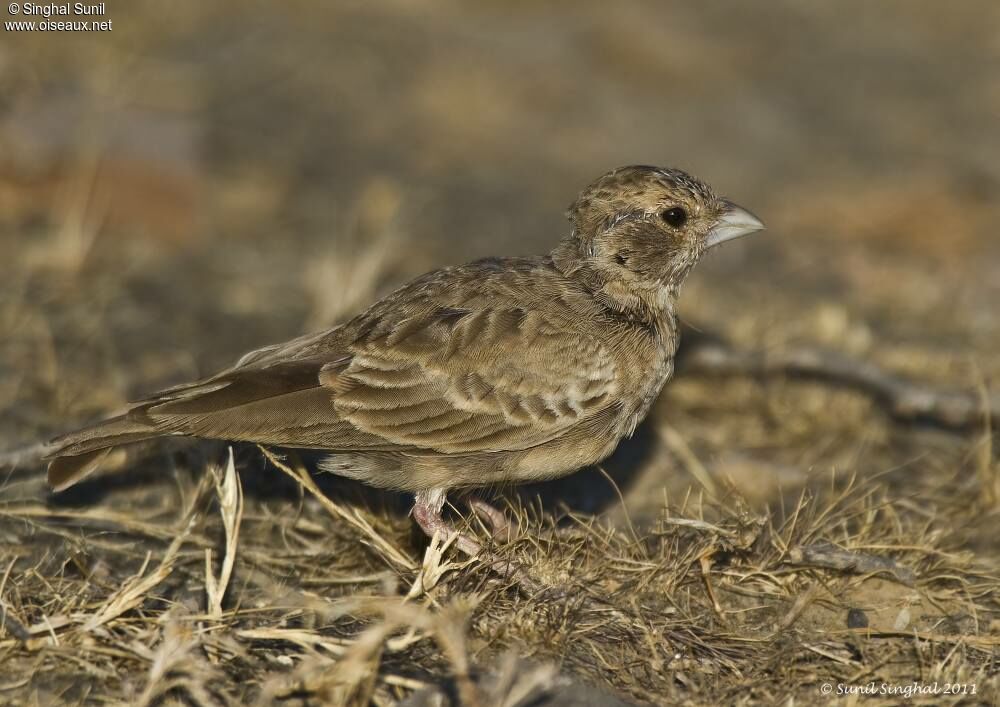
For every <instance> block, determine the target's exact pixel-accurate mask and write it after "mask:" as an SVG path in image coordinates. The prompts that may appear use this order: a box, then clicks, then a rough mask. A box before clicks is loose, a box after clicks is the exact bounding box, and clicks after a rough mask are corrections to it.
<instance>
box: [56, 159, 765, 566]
mask: <svg viewBox="0 0 1000 707" xmlns="http://www.w3.org/2000/svg"><path fill="white" fill-rule="evenodd" d="M567 215H568V217H569V219H570V221H571V222H572V229H571V231H570V233H569V234H568V235H567V236H565V237H564V238H563V239H562V241H561V242H560V243H559V244H558V245H557V246H556V247H555V249H554V250H553V251H552V252H551V253H550V254H548V255H543V256H537V257H531V258H486V259H484V260H477V261H475V262H473V263H469V264H467V265H460V266H457V267H447V268H443V269H440V270H435V271H433V272H430V273H428V274H426V275H424V276H422V277H419V278H417V279H416V280H413V281H412V282H410V283H408V284H406V285H404V286H403V287H401V288H400V289H398V290H396V291H395V292H393V293H392V294H390V295H388V296H387V297H385V298H384V299H382V300H380V301H378V302H376V303H375V304H373V305H372V306H371V307H369V308H368V309H367V310H366V311H365V312H363V313H362V314H359V315H358V316H356V317H354V318H353V319H351V320H350V321H349V322H347V323H346V324H343V325H341V326H338V327H336V328H334V329H330V330H328V331H323V332H320V333H316V334H309V335H307V336H302V337H300V338H297V339H293V340H292V341H289V342H287V343H283V344H277V345H274V346H268V347H265V348H262V349H259V350H257V351H253V352H251V353H248V354H246V355H245V356H243V357H242V358H241V359H240V360H239V361H238V362H237V363H236V365H235V366H233V367H232V368H229V369H227V370H225V371H222V372H221V373H219V374H217V375H214V376H212V377H210V378H207V379H205V380H202V381H198V382H195V383H188V384H184V385H179V386H176V387H174V388H169V389H167V390H164V391H161V392H159V393H156V394H155V395H152V396H150V397H149V398H146V399H145V400H142V401H139V402H137V403H135V404H134V405H133V406H132V407H131V408H129V409H128V411H126V412H125V413H123V414H121V415H119V416H117V417H113V418H110V419H108V420H105V421H103V422H100V423H97V424H96V425H94V426H91V427H87V428H85V429H83V430H80V431H79V432H74V433H71V434H68V435H65V436H62V437H59V438H57V439H56V440H53V442H52V445H53V446H52V447H51V450H52V451H50V454H49V456H48V458H49V459H51V462H50V464H49V471H48V478H49V483H50V484H51V485H52V486H53V487H54V488H55V489H56V490H61V489H65V488H67V487H68V486H71V485H72V484H74V483H76V482H77V481H79V480H80V479H82V478H83V477H84V476H86V475H87V474H89V473H90V472H91V471H93V470H94V469H95V468H96V467H97V466H98V465H99V464H100V462H101V460H102V459H103V457H104V456H105V455H106V454H107V453H108V452H109V451H110V449H111V448H112V447H115V446H117V445H121V444H126V443H129V442H136V441H139V440H144V439H148V438H151V437H158V436H161V435H192V436H195V437H205V438H212V439H223V440H242V441H248V442H257V443H260V444H271V445H279V446H285V447H302V448H310V449H320V450H329V452H330V455H329V456H327V457H326V458H325V459H324V461H322V462H321V463H320V467H321V468H322V469H324V470H327V471H330V472H333V473H336V474H340V475H342V476H346V477H350V478H353V479H359V480H361V481H363V482H365V483H368V484H370V485H373V486H378V487H383V488H391V489H397V490H402V491H411V492H414V493H415V494H416V500H415V503H414V507H413V515H414V517H415V519H416V521H417V522H418V523H419V525H420V526H421V528H423V530H424V531H425V532H426V533H427V534H428V535H433V534H434V532H435V531H436V530H442V531H445V532H446V533H451V532H453V531H452V529H451V528H450V526H448V525H447V524H446V523H445V521H444V520H443V519H442V518H441V509H442V506H443V504H444V502H445V496H446V494H447V492H448V490H449V489H454V488H460V487H470V486H481V485H487V484H494V483H498V482H525V481H538V480H542V479H550V478H553V477H558V476H563V475H565V474H569V473H571V472H573V471H575V470H577V469H579V468H581V467H584V466H587V465H590V464H594V463H596V462H598V461H600V460H602V459H604V458H605V457H607V456H608V455H609V454H611V452H612V451H613V450H614V449H615V447H616V446H617V445H618V442H619V441H620V440H621V439H622V438H624V437H628V436H629V435H631V434H632V433H633V431H634V430H635V428H636V425H638V424H639V422H640V421H642V419H643V418H644V417H645V416H646V413H647V412H648V411H649V408H650V406H651V405H652V403H653V400H654V399H655V398H656V396H657V394H658V393H659V392H660V389H661V388H662V387H663V384H664V383H665V382H666V381H667V379H668V378H669V377H670V374H671V373H672V371H673V358H674V353H675V352H676V350H677V344H678V330H677V321H676V316H675V313H674V307H675V304H676V302H677V295H678V290H679V289H680V286H681V284H682V282H683V281H684V278H685V276H686V275H687V274H688V272H689V271H690V270H691V268H692V266H694V264H695V263H697V262H698V259H699V258H700V257H701V255H702V254H703V253H704V252H705V251H706V250H707V249H709V248H711V247H713V246H715V245H718V244H719V243H722V242H724V241H727V240H730V239H732V238H736V237H739V236H742V235H745V234H748V233H752V232H754V231H758V230H760V229H762V228H764V225H763V224H762V223H761V222H760V221H759V220H758V219H757V218H756V217H755V216H753V215H752V214H751V213H750V212H749V211H746V210H745V209H742V208H740V207H738V206H736V205H735V204H733V203H732V202H730V201H727V200H726V199H724V198H721V197H719V196H716V194H715V193H714V192H713V191H712V190H711V189H710V188H709V187H708V186H707V185H706V184H704V183H703V182H701V181H699V180H698V179H695V178H694V177H692V176H690V175H688V174H685V173H684V172H682V171H680V170H676V169H661V168H656V167H645V166H632V167H622V168H620V169H616V170H613V171H611V172H609V173H607V174H605V175H604V176H602V177H601V178H600V179H598V180H597V181H596V182H594V183H593V184H591V185H590V186H589V187H587V188H586V189H584V190H583V192H582V193H581V194H580V196H579V198H577V200H576V201H575V202H574V203H573V204H572V206H571V207H570V209H569V211H568V212H567ZM459 547H460V548H462V549H463V550H465V551H466V552H468V553H470V554H475V552H476V551H477V550H478V546H477V545H476V544H475V542H474V541H472V540H471V539H469V538H464V537H461V536H460V537H459Z"/></svg>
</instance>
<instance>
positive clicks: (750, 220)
mask: <svg viewBox="0 0 1000 707" xmlns="http://www.w3.org/2000/svg"><path fill="white" fill-rule="evenodd" d="M723 203H724V204H725V210H724V211H723V212H722V216H720V217H719V220H718V221H716V222H715V225H714V226H712V230H710V231H709V232H708V236H707V238H706V239H705V240H706V247H708V248H711V247H713V246H717V245H719V244H720V243H725V242H726V241H731V240H733V239H734V238H739V237H740V236H745V235H748V234H750V233H753V232H754V231H763V230H764V223H763V221H761V220H760V219H759V218H757V217H756V216H754V215H753V214H752V213H750V212H749V211H747V210H746V209H744V208H743V207H742V206H737V205H736V204H734V203H733V202H731V201H727V200H725V199H724V200H723Z"/></svg>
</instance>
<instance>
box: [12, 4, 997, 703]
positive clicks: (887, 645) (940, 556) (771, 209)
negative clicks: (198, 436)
mask: <svg viewBox="0 0 1000 707" xmlns="http://www.w3.org/2000/svg"><path fill="white" fill-rule="evenodd" d="M7 12H8V13H9V9H8V10H7ZM2 13H3V11H0V14H2ZM3 19H4V20H5V21H6V20H9V19H11V18H10V17H8V16H4V17H3ZM18 19H32V18H28V17H26V16H23V15H22V16H19V18H18ZM33 19H35V20H36V21H40V20H41V19H43V18H39V17H35V18H33ZM105 19H108V20H111V21H112V22H113V29H112V31H110V32H104V33H94V32H91V33H66V32H62V33H55V32H39V31H36V32H26V31H21V32H15V31H13V30H6V31H5V32H4V33H3V35H2V40H0V253H2V255H0V337H2V338H0V448H8V449H12V448H17V447H21V446H22V445H28V444H31V443H33V442H38V441H40V440H44V439H47V438H48V437H50V436H51V435H53V434H56V433H58V432H62V431H66V430H68V429H71V428H74V427H76V426H79V425H82V424H84V423H86V422H88V421H90V420H93V419H96V418H98V417H101V416H103V415H105V414H108V413H110V412H113V411H115V410H116V409H118V408H120V407H121V406H122V405H124V404H125V402H126V401H128V400H129V399H134V398H136V397H138V396H140V395H142V394H143V393H148V392H151V391H152V390H155V389H156V388H159V387H163V386H166V385H170V384H172V383H177V382H181V381H184V380H187V379H190V378H192V377H196V376H199V375H204V374H208V373H211V372H212V371H213V370H215V369H217V368H220V367H222V366H225V365H228V364H230V363H231V362H233V361H234V360H235V359H236V358H237V357H238V356H239V355H240V354H241V353H243V352H244V351H246V350H248V349H250V348H254V347H258V346H261V345H264V344H267V343H272V342H276V341H281V340H283V339H286V338H290V337H292V336H295V335H297V334H299V333H302V332H305V331H309V330H312V329H317V328H322V327H326V326H330V325H332V324H334V323H336V322H338V321H341V320H342V319H343V318H344V317H346V316H349V315H350V314H352V313H353V312H355V311H356V310H357V309H359V308H360V307H363V306H364V305H365V304H367V303H368V302H370V301H371V300H372V299H373V298H375V297H377V296H379V295H381V294H384V293H386V292H388V291H390V290H392V289H393V288H394V287H395V286H397V285H399V284H400V283H402V282H404V281H405V280H407V279H409V278H410V277H413V276H415V275H418V274H420V273H422V272H424V271H426V270H428V269H431V268H434V267H437V266H440V265H444V264H450V263H457V262H462V261H465V260H468V259H471V258H474V257H479V256H485V255H498V254H505V255H506V254H511V255H513V254H522V253H535V252H543V251H546V250H548V249H549V248H550V247H551V246H552V245H554V243H555V242H556V241H557V240H558V238H559V237H560V236H561V235H562V234H563V233H564V231H565V229H566V222H565V221H564V220H563V210H564V209H565V207H566V206H567V205H568V204H569V203H570V201H571V200H572V199H573V197H574V196H575V194H576V192H577V191H578V190H579V189H580V188H581V187H583V186H584V185H585V184H586V183H588V182H589V181H590V180H591V179H593V178H594V177H596V176H597V175H599V174H600V173H602V172H604V171H606V170H607V169H609V168H611V167H614V166H617V165H622V164H630V163H652V164H662V165H671V166H677V167H681V168H684V169H688V170H690V171H691V172H693V173H695V174H697V175H698V176H700V177H702V178H704V179H705V180H706V181H708V182H709V183H711V184H712V185H713V186H715V187H716V188H717V189H718V190H719V191H720V192H722V193H724V194H726V195H728V196H730V197H731V198H733V199H734V200H735V201H737V202H739V203H740V204H743V205H746V206H748V207H749V208H751V209H752V210H753V211H754V212H755V213H757V214H758V215H760V216H761V217H762V218H763V220H764V221H765V222H766V223H767V225H768V230H767V231H766V232H764V233H761V234H757V235H755V236H753V237H752V238H748V239H744V240H743V241H740V242H736V243H733V244H729V245H727V246H726V247H725V248H724V249H720V251H719V252H717V253H713V254H711V256H710V257H708V258H707V259H706V261H705V262H703V263H702V264H700V265H699V267H698V269H697V270H696V272H695V273H694V275H693V276H692V278H691V279H690V280H689V283H688V284H687V285H686V286H685V289H684V291H683V293H682V303H681V312H682V316H683V319H684V322H685V326H686V328H687V336H686V338H685V343H684V349H683V351H682V355H681V359H680V361H679V365H678V374H677V376H676V377H675V379H674V380H673V381H672V382H671V383H670V384H669V385H668V386H667V388H666V389H665V391H664V393H663V394H662V395H661V397H660V400H659V401H658V403H657V405H656V407H655V408H654V411H653V413H652V414H651V416H650V419H649V420H648V421H647V423H646V424H644V425H643V426H642V427H641V428H640V430H639V432H638V433H637V435H636V436H635V437H634V438H633V439H632V440H629V441H628V442H626V443H623V444H622V446H621V447H620V448H619V450H618V452H616V454H615V455H614V456H613V457H612V458H611V459H609V460H608V461H607V462H606V463H605V464H604V465H603V466H602V468H601V469H587V470H582V471H581V472H579V473H577V474H575V475H573V476H570V477H567V478H565V479H562V480H559V481H556V482H551V483H547V484H540V485H537V486H530V487H521V488H517V489H488V490H486V491H485V492H484V493H485V495H487V496H489V497H493V498H495V499H496V500H497V502H498V503H500V504H501V505H502V507H503V508H504V509H505V511H506V513H507V514H508V516H509V517H510V518H512V519H515V520H516V528H517V532H516V533H515V536H514V537H513V538H512V539H511V540H509V541H498V542H495V543H492V542H491V543H490V545H489V547H490V550H489V552H488V553H487V556H485V557H481V558H479V559H478V560H476V561H472V562H467V563H466V562H464V560H463V558H462V557H460V556H459V555H457V554H454V553H452V552H450V551H449V550H448V549H443V548H441V547H438V546H437V545H431V546H428V544H427V541H426V540H425V539H424V538H423V537H422V536H420V535H419V534H418V533H417V532H415V530H414V526H413V524H412V521H411V520H410V518H409V517H408V516H407V511H408V504H409V502H410V499H409V498H407V497H406V496H405V495H403V494H392V493H384V492H376V491H373V490H371V489H366V488H364V487H361V486H359V485H357V484H355V483H353V482H349V481H346V480H341V479H336V478H332V477H330V476H327V475H319V474H315V475H311V474H310V473H309V471H308V470H310V469H314V468H315V461H316V460H315V458H312V457H310V456H308V455H302V456H301V457H300V456H297V455H291V454H286V455H284V456H275V457H273V458H272V459H270V460H268V459H265V458H264V455H263V452H262V450H259V449H257V448H256V447H253V446H237V447H235V448H234V457H233V464H232V467H230V465H229V456H228V451H227V447H226V445H224V444H220V443H207V442H183V441H172V442H169V443H168V442H161V443H157V444H152V445H148V446H145V447H141V448H136V449H129V450H126V451H124V452H121V453H118V454H116V456H115V457H114V458H113V460H112V463H111V464H109V465H108V467H107V468H105V469H104V470H103V471H102V473H101V474H99V475H97V476H95V477H93V478H92V479H90V480H88V481H87V482H85V483H83V484H81V485H80V486H78V487H75V488H73V489H72V490H70V491H69V492H66V493H64V494H60V495H54V494H52V493H51V492H50V491H48V490H47V488H46V486H45V484H44V478H43V476H44V475H43V472H42V469H41V467H40V466H39V465H37V464H32V463H21V464H18V465H17V466H15V467H11V466H7V467H5V468H3V469H2V470H0V471H2V477H0V478H2V480H3V487H2V489H3V490H2V496H0V616H2V619H3V621H2V627H0V703H3V704H27V705H51V704H139V705H153V704H184V705H226V704H228V705H236V704H280V705H286V704H287V705H318V704H332V705H368V704H373V705H390V704H396V703H399V702H402V703H404V704H408V705H434V704H437V705H444V704H479V705H484V706H486V705H491V706H492V705H498V706H499V705H505V706H510V707H513V706H514V705H529V704H530V705H555V704H561V705H574V704H577V705H615V704H657V705H661V704H685V705H716V704H778V703H780V704H789V705H791V704H824V703H826V702H828V701H833V702H835V703H837V704H860V703H862V702H864V703H868V702H875V703H886V704H901V703H905V704H934V705H937V704H996V703H997V700H1000V694H998V687H1000V678H998V673H1000V664H998V659H1000V652H998V650H1000V649H998V646H1000V593H998V591H1000V571H998V565H997V563H998V560H1000V541H998V538H1000V461H998V458H1000V453H998V451H997V449H998V446H1000V445H998V444H997V439H996V434H995V432H996V424H995V423H996V419H997V418H996V411H997V410H1000V403H998V395H1000V393H998V385H1000V383H998V381H1000V356H998V354H997V351H998V350H1000V309H998V307H997V302H998V301H1000V235H998V223H1000V130H998V129H997V125H998V124H1000V39H998V38H1000V4H997V3H993V2H987V1H985V0H981V1H973V0H970V1H969V2H963V3H958V4H954V3H953V4H945V3H930V2H915V1H912V0H907V1H903V0H899V1H886V2H879V3H869V2H862V1H861V0H848V1H846V2H839V3H800V2H793V1H792V0H776V1H774V2H770V3H740V2H724V1H722V0H712V1H710V2H703V3H685V4H680V3H677V4H675V3H652V2H650V3H638V2H626V3H614V4H612V3H602V2H596V1H595V2H574V3H569V2H554V3H540V2H537V3H536V2H481V3H458V2H451V1H449V0H427V1H425V2H419V3H418V2H412V1H406V0H389V1H388V2H384V3H361V2H333V3H305V2H293V3H270V4H265V3H236V2H232V1H220V2H214V3H190V2H180V3H164V2H151V1H150V2H137V3H128V4H123V3H107V8H106V16H105ZM928 405H929V406H928ZM269 453H274V454H280V453H281V450H272V452H269ZM453 502H454V504H455V510H454V518H455V520H456V521H458V522H462V519H466V520H469V519H470V518H472V516H471V515H470V514H469V512H468V511H467V509H466V507H465V505H464V503H463V500H462V499H461V498H455V499H453ZM469 523H470V526H471V527H470V531H471V532H476V533H479V534H480V535H482V537H483V540H484V542H488V541H487V539H486V534H485V529H484V528H482V527H481V526H480V525H479V524H478V523H477V522H476V521H474V520H469ZM506 560H515V561H517V562H520V563H522V564H523V565H525V566H527V567H530V568H531V571H532V573H533V576H534V577H535V578H536V579H537V580H538V581H539V582H540V583H541V585H542V586H543V587H545V589H543V590H542V591H539V592H536V593H531V594H528V595H526V594H524V593H519V592H518V591H517V590H516V589H514V588H512V587H510V586H508V583H506V582H504V581H500V580H498V579H497V575H496V573H494V572H492V571H491V570H490V565H491V564H493V563H498V562H503V561H506ZM828 691H829V692H828ZM851 691H853V693H854V694H844V693H845V692H851ZM863 691H868V692H874V693H875V694H865V693H864V692H863ZM956 693H957V694H956Z"/></svg>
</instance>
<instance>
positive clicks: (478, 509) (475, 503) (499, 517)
mask: <svg viewBox="0 0 1000 707" xmlns="http://www.w3.org/2000/svg"><path fill="white" fill-rule="evenodd" d="M468 504H469V508H471V509H472V511H473V513H475V514H476V515H477V516H479V518H480V520H482V521H483V522H484V523H486V525H487V527H488V529H489V531H490V533H491V534H492V535H493V539H494V540H498V541H500V542H508V543H509V542H510V541H511V539H512V537H511V536H512V535H513V533H512V532H511V525H510V521H508V520H507V516H506V515H504V512H503V511H501V510H500V509H499V508H497V507H496V506H492V505H490V504H489V503H487V502H486V501H484V500H482V499H481V498H475V497H473V498H470V499H469V501H468Z"/></svg>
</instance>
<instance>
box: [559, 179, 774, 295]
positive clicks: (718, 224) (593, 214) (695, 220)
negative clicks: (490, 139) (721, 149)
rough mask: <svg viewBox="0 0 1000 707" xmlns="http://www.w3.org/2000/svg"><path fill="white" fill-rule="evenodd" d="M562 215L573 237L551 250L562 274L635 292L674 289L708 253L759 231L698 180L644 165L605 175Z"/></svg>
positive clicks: (747, 216) (760, 225)
mask: <svg viewBox="0 0 1000 707" xmlns="http://www.w3.org/2000/svg"><path fill="white" fill-rule="evenodd" d="M567 216H568V217H569V219H570V221H571V222H572V224H573V231H572V233H571V235H570V236H569V237H568V238H567V239H566V240H565V241H564V242H563V243H562V244H561V246H560V247H559V248H557V250H556V252H555V256H556V258H557V261H558V260H559V259H562V260H563V262H564V264H565V267H564V265H563V264H560V267H561V269H563V270H564V272H565V271H566V269H567V267H568V268H569V269H570V270H575V269H585V270H587V271H589V272H591V273H593V274H594V275H596V276H599V277H600V278H601V279H606V280H611V281H615V282H618V283H620V284H621V285H622V286H624V287H627V288H629V289H634V290H651V291H652V290H663V289H667V290H670V291H676V289H677V287H679V286H680V284H681V282H682V281H683V279H684V276H685V275H687V273H688V271H690V269H691V267H692V266H693V265H694V264H695V263H696V262H697V261H698V259H699V258H700V257H701V255H702V254H703V253H704V252H705V251H706V250H708V249H709V248H711V247H713V246H716V245H718V244H720V243H723V242H725V241H728V240H732V239H733V238H738V237H740V236H744V235H746V234H748V233H753V232H754V231H759V230H761V229H763V228H764V224H763V223H761V221H760V220H759V219H758V218H757V217H756V216H754V215H753V214H752V213H750V212H749V211H747V210H746V209H744V208H742V207H740V206H737V205H736V204H734V203H732V202H731V201H729V200H727V199H724V198H723V197H720V196H718V195H716V194H715V192H714V191H712V189H711V188H710V187H709V186H708V185H707V184H705V183H704V182H702V181H700V180H698V179H696V178H695V177H692V176H691V175H689V174H687V173H685V172H682V171H681V170H679V169H664V168H659V167H645V166H632V167H620V168H618V169H615V170H613V171H611V172H608V173H607V174H605V175H604V176H602V177H601V178H600V179H598V180H597V181H596V182H594V183H593V184H591V185H590V186H588V187H587V188H586V189H584V190H583V191H582V192H581V193H580V196H579V197H578V198H577V200H576V201H574V202H573V204H572V205H571V206H570V208H569V210H568V211H567Z"/></svg>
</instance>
